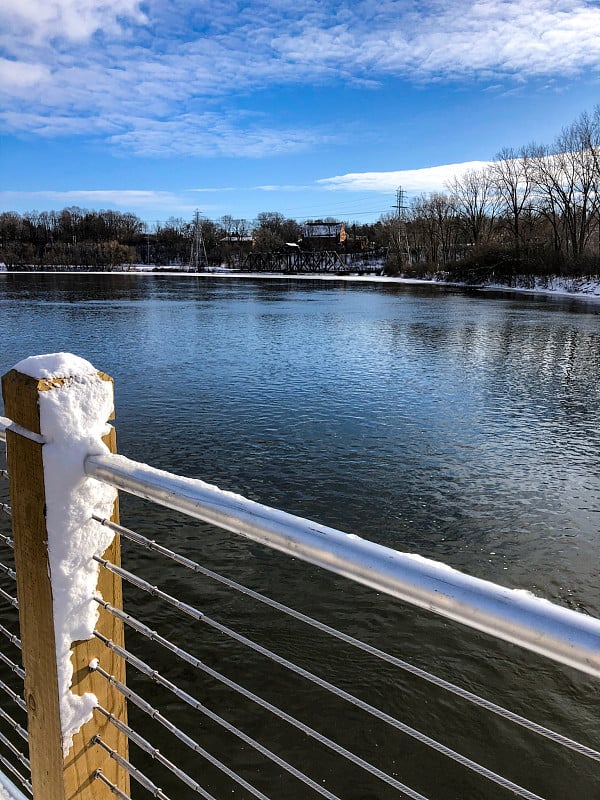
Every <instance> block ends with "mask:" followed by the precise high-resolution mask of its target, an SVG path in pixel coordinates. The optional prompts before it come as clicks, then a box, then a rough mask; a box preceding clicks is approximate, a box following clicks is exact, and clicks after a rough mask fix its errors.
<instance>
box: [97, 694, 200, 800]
mask: <svg viewBox="0 0 600 800" xmlns="http://www.w3.org/2000/svg"><path fill="white" fill-rule="evenodd" d="M96 710H97V711H99V712H100V713H101V714H103V715H104V716H105V717H106V719H107V720H108V721H109V722H110V723H111V724H112V725H114V727H115V728H117V730H119V731H121V733H124V734H125V735H126V736H127V738H128V739H129V740H130V741H131V742H133V743H134V744H135V745H136V746H137V747H139V748H140V750H143V751H144V753H147V754H148V755H149V756H150V757H151V758H153V759H154V760H155V761H157V762H158V763H159V764H161V765H162V766H163V767H166V768H167V769H168V770H169V771H170V772H172V773H173V775H175V776H176V777H178V778H179V780H180V781H181V782H182V783H185V785H186V786H188V787H189V788H190V789H192V790H193V791H194V792H196V794H199V795H200V796H201V797H204V799H205V800H215V798H214V797H213V796H212V794H209V793H208V792H207V791H206V790H205V789H204V788H203V787H202V786H200V784H199V783H198V781H195V780H194V779H193V778H191V777H190V776H189V775H188V774H187V773H186V772H184V771H183V770H182V769H180V768H179V767H178V766H176V765H175V764H173V762H172V761H169V759H168V758H167V757H166V756H164V755H163V754H162V753H161V752H160V750H159V749H158V748H157V747H154V746H153V745H151V744H150V742H149V741H148V740H147V739H144V737H143V736H140V734H139V733H137V731H134V730H133V728H130V727H129V725H126V724H125V723H124V722H123V721H122V720H120V719H117V717H114V716H113V715H112V714H111V713H110V711H107V710H106V709H104V708H102V706H96Z"/></svg>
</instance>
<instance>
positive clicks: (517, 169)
mask: <svg viewBox="0 0 600 800" xmlns="http://www.w3.org/2000/svg"><path fill="white" fill-rule="evenodd" d="M490 177H491V180H492V186H493V190H494V191H495V192H496V195H497V198H498V200H499V203H500V204H501V206H502V207H503V209H504V216H505V218H506V220H507V221H508V222H509V225H510V229H511V233H512V237H513V244H514V249H515V260H516V262H517V264H519V263H520V261H521V243H522V233H521V220H522V217H523V214H524V210H526V209H528V208H529V203H530V199H531V194H532V191H533V185H534V184H533V170H532V164H531V159H530V158H529V155H528V150H527V148H526V147H522V148H521V149H520V150H519V151H515V150H513V149H512V148H508V147H505V148H503V149H502V150H501V151H500V152H499V153H498V154H497V156H496V160H495V161H494V163H493V164H492V166H491V168H490Z"/></svg>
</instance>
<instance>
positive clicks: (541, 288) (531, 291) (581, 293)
mask: <svg viewBox="0 0 600 800" xmlns="http://www.w3.org/2000/svg"><path fill="white" fill-rule="evenodd" d="M75 274H76V275H124V276H126V275H129V276H131V275H136V276H142V275H144V276H145V275H149V276H151V277H163V276H165V277H190V278H193V277H195V278H226V279H231V278H233V279H241V280H244V279H250V280H271V281H273V280H280V281H289V280H295V281H325V282H327V281H329V282H331V281H338V282H343V283H372V284H398V285H406V286H439V287H451V288H452V287H453V288H456V289H469V290H475V291H480V292H515V293H517V294H526V295H533V296H535V295H546V296H549V297H568V298H571V299H574V300H586V301H592V302H594V301H600V280H599V281H590V280H585V279H583V278H570V279H569V278H548V279H545V281H544V283H545V285H538V286H535V287H520V286H507V285H506V284H471V283H459V282H456V281H436V280H431V279H425V278H402V277H398V276H392V275H329V274H324V273H315V274H307V273H304V274H282V273H279V272H236V271H231V272H222V271H215V272H189V271H184V270H172V271H171V270H164V271H163V270H160V271H153V270H90V271H80V270H46V271H44V270H40V271H35V272H33V271H30V270H14V271H13V270H11V271H10V272H8V270H0V276H2V275H75Z"/></svg>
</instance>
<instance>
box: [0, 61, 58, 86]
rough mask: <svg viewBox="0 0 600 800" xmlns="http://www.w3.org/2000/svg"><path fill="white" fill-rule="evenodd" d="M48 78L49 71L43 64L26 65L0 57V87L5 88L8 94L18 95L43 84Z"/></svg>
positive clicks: (22, 62)
mask: <svg viewBox="0 0 600 800" xmlns="http://www.w3.org/2000/svg"><path fill="white" fill-rule="evenodd" d="M49 78H50V70H49V69H48V67H46V66H45V65H44V64H28V63H26V62H25V61H12V60H10V59H8V58H1V57H0V85H3V86H5V87H6V89H7V91H8V92H11V91H12V92H13V93H14V94H17V95H19V94H21V93H22V92H23V91H24V90H27V89H30V88H31V87H32V86H37V85H39V84H41V83H45V82H46V81H47V80H48V79H49Z"/></svg>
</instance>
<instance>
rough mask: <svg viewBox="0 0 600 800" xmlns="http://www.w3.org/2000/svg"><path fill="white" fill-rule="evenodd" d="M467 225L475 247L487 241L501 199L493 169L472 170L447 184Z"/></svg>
mask: <svg viewBox="0 0 600 800" xmlns="http://www.w3.org/2000/svg"><path fill="white" fill-rule="evenodd" d="M446 186H447V188H448V190H449V192H450V194H451V197H452V201H453V203H454V206H455V208H456V212H457V214H458V216H459V218H460V220H461V223H462V225H463V227H464V230H465V234H466V237H467V240H468V243H470V244H472V245H474V246H475V247H476V246H477V245H479V244H482V243H483V242H485V241H487V240H488V239H489V237H490V234H491V232H492V228H493V225H494V217H495V215H496V206H497V199H496V196H495V195H494V192H493V183H492V178H491V173H490V170H488V169H482V170H469V171H468V172H466V173H465V174H464V175H463V176H462V177H461V178H458V177H456V178H453V179H452V180H451V181H449V182H448V183H447V184H446Z"/></svg>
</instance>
